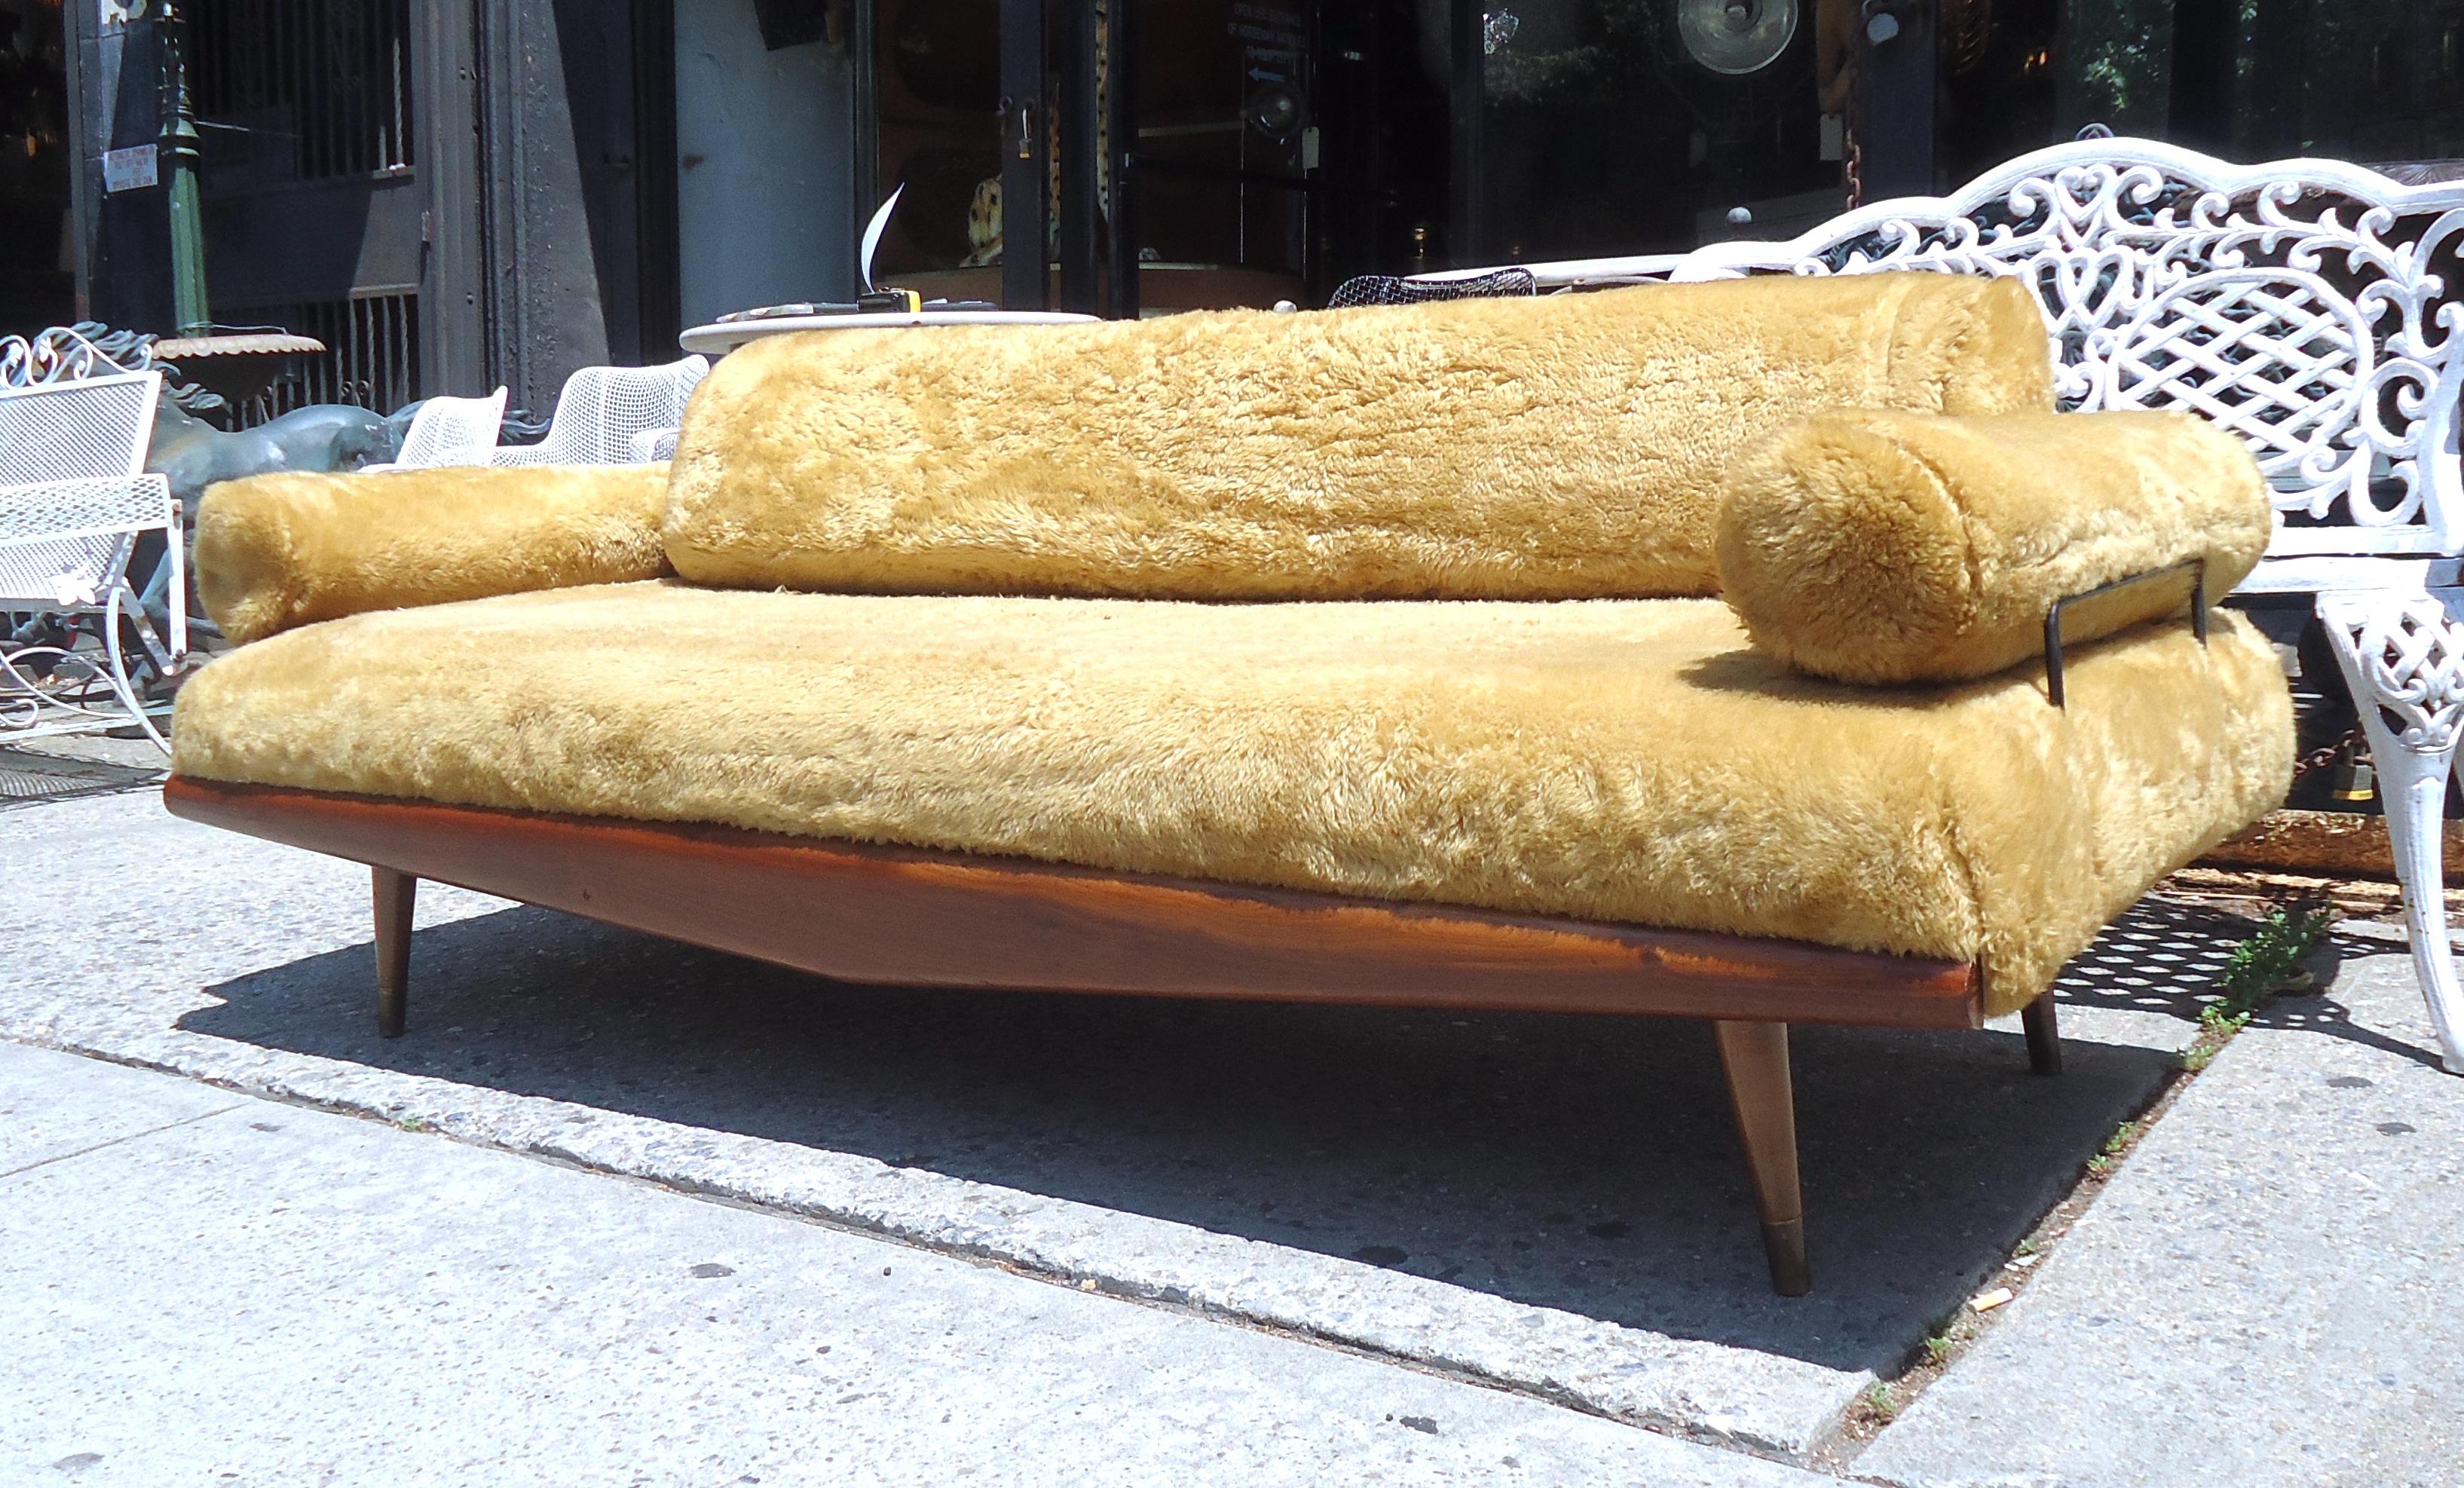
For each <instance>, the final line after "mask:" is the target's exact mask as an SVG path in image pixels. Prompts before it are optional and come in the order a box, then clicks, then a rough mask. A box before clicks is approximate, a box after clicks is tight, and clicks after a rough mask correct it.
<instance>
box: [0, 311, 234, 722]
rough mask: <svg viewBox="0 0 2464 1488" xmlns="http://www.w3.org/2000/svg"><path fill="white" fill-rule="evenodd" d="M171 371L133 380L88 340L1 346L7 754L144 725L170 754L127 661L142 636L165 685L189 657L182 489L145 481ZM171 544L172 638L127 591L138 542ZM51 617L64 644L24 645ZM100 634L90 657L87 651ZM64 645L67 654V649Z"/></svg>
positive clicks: (165, 707) (0, 591)
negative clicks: (26, 623) (86, 638)
mask: <svg viewBox="0 0 2464 1488" xmlns="http://www.w3.org/2000/svg"><path fill="white" fill-rule="evenodd" d="M162 392H163V374H162V373H160V372H155V371H141V372H128V371H123V370H122V369H121V366H120V365H119V363H117V362H115V361H112V360H111V359H110V358H109V357H108V356H106V355H105V354H104V353H103V352H102V351H101V350H100V349H99V348H97V347H95V346H94V345H93V344H92V343H90V342H88V341H86V340H84V339H83V338H81V337H79V336H77V334H76V333H75V332H73V331H69V330H66V329H63V328H55V329H53V330H50V331H46V332H44V333H43V334H42V335H41V336H40V337H37V338H35V339H33V340H32V341H29V340H26V339H20V338H15V337H11V338H8V339H5V340H0V616H6V617H10V619H9V620H8V621H6V622H5V623H0V744H12V743H17V742H20V741H23V740H27V739H33V738H41V737H46V736H52V735H58V734H70V733H101V732H104V731H107V730H111V729H118V728H126V727H130V726H132V725H133V726H135V727H136V728H139V729H142V730H143V731H144V733H145V735H146V736H147V737H148V738H150V739H152V740H153V741H154V742H155V744H156V745H158V746H160V747H163V748H165V749H166V750H167V749H168V748H169V745H168V743H167V742H166V741H165V738H164V735H163V733H162V730H161V729H160V728H159V727H158V726H157V725H156V723H155V719H156V717H157V716H159V715H162V714H165V713H167V712H169V711H170V708H171V705H170V702H169V701H168V699H167V698H163V699H153V700H149V699H147V698H146V697H144V695H143V689H141V688H140V687H139V685H138V683H137V680H136V678H135V676H134V675H133V674H132V671H131V658H130V657H129V656H127V655H126V654H125V652H124V650H123V647H122V644H121V634H122V629H123V626H124V627H125V628H126V629H127V630H128V631H130V632H133V633H134V634H135V636H136V637H137V639H138V641H139V642H140V644H141V645H142V646H143V649H144V652H145V657H146V660H147V661H148V662H150V663H151V665H152V667H153V668H154V671H155V673H156V675H157V676H160V677H169V676H171V675H173V674H174V673H176V672H177V671H178V670H179V669H180V667H182V666H183V665H184V663H185V661H186V658H187V650H188V625H187V571H186V562H187V544H186V541H185V540H184V538H185V535H184V533H183V531H182V527H181V514H180V507H179V503H178V502H176V501H174V500H173V499H172V497H171V486H170V482H169V481H168V480H167V479H165V477H163V476H161V475H149V474H146V473H145V451H146V447H147V446H148V445H149V444H150V443H151V441H152V439H153V432H154V410H155V405H156V403H157V401H158V400H160V398H161V397H162ZM148 533H155V534H160V535H161V536H162V540H163V542H164V544H165V574H166V576H167V581H166V582H165V584H164V585H163V592H162V594H161V595H160V596H154V595H152V593H151V591H150V590H149V594H148V598H159V600H160V602H162V603H163V605H164V606H165V612H166V614H167V617H168V621H169V624H168V629H169V635H168V637H167V638H166V637H165V636H164V635H163V634H162V633H161V632H159V631H158V630H157V629H156V628H155V626H154V624H152V622H151V621H150V620H148V618H147V617H146V613H145V607H144V605H143V603H142V602H140V598H139V596H138V594H137V593H136V591H135V590H134V589H132V588H131V587H130V585H129V582H128V565H129V561H130V558H132V557H133V556H134V554H135V551H136V547H137V543H138V540H139V538H141V537H142V536H144V535H146V534H148ZM37 615H39V616H43V617H47V619H48V620H49V621H50V622H51V623H52V624H55V625H58V626H59V627H61V628H62V629H63V630H65V631H66V634H65V636H61V637H56V638H44V639H37V640H34V641H32V642H25V643H20V642H16V641H12V639H11V631H12V629H13V628H14V624H15V620H16V619H18V618H22V617H27V616H37ZM88 629H90V630H92V631H93V632H96V634H95V636H94V641H95V644H94V646H92V647H91V648H80V647H77V646H76V641H77V633H78V632H79V631H80V630H88ZM64 643H65V644H64Z"/></svg>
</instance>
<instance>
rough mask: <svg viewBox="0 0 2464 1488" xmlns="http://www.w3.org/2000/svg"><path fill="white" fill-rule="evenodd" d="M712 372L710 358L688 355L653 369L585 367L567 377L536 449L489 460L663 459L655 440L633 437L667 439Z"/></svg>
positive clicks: (516, 448) (515, 448)
mask: <svg viewBox="0 0 2464 1488" xmlns="http://www.w3.org/2000/svg"><path fill="white" fill-rule="evenodd" d="M709 374H710V359H708V358H706V357H687V358H686V359H685V360H683V361H671V362H669V363H667V364H666V365H665V366H656V367H583V369H582V370H581V371H579V372H576V373H574V374H573V376H571V377H569V378H567V379H565V383H564V391H562V392H561V393H560V394H558V395H557V400H556V412H555V413H554V414H552V415H550V416H549V419H548V428H547V437H546V438H544V439H541V440H540V441H539V443H538V444H536V445H508V446H506V447H505V448H503V449H498V450H496V451H495V453H494V454H492V455H491V456H490V457H489V459H490V463H492V464H495V465H638V464H641V463H644V462H645V461H648V460H657V459H665V458H667V456H666V455H663V454H656V453H648V454H646V453H644V452H643V450H644V449H645V448H648V449H651V450H655V449H658V448H659V446H658V442H657V441H656V440H655V439H653V440H651V441H649V442H647V445H643V444H637V443H636V436H637V435H644V434H649V435H659V434H666V435H668V436H669V440H670V442H669V444H668V449H669V450H670V452H672V451H673V449H674V445H673V442H672V441H673V434H674V430H675V429H676V427H677V426H679V425H681V424H682V423H683V422H684V416H685V402H686V400H687V399H689V398H691V397H692V396H693V388H694V387H696V386H698V385H699V384H700V383H701V380H702V379H703V378H704V377H706V376H708V375H709Z"/></svg>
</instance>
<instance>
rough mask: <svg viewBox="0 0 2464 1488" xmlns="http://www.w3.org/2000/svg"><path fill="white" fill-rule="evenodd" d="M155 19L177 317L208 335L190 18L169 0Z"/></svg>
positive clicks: (189, 329) (185, 327)
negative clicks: (190, 84) (160, 57)
mask: <svg viewBox="0 0 2464 1488" xmlns="http://www.w3.org/2000/svg"><path fill="white" fill-rule="evenodd" d="M155 24H156V25H157V26H158V27H160V28H161V36H162V40H163V104H164V107H163V118H164V120H165V122H164V128H163V139H162V154H163V164H164V167H165V169H166V170H168V171H169V173H170V185H171V317H172V318H173V319H174V320H176V321H178V322H179V331H180V334H181V335H182V336H208V335H211V334H212V332H213V316H212V314H211V312H210V311H209V309H208V308H207V304H206V225H205V218H204V206H203V203H202V202H201V201H200V200H199V197H198V193H197V120H196V117H195V115H194V113H193V112H191V110H190V107H189V102H188V55H187V54H188V23H187V18H186V17H185V16H183V15H182V14H181V13H180V6H179V5H177V4H173V3H169V0H165V4H164V6H163V9H162V11H161V14H160V16H159V18H158V19H157V20H156V22H155Z"/></svg>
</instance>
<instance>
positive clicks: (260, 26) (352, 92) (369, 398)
mask: <svg viewBox="0 0 2464 1488" xmlns="http://www.w3.org/2000/svg"><path fill="white" fill-rule="evenodd" d="M454 9H456V8H455V7H452V6H449V5H436V4H423V5H422V6H421V7H419V11H420V14H419V15H418V16H416V17H415V16H414V9H413V6H412V3H411V0H218V3H215V4H212V5H206V6H199V7H197V8H195V9H194V10H193V11H191V14H192V17H193V19H192V22H191V24H192V27H193V30H192V32H191V39H190V43H189V57H190V62H189V77H190V88H191V95H192V97H193V98H194V101H195V108H196V113H197V117H198V127H199V132H200V135H201V137H202V150H203V157H204V158H203V168H202V178H203V179H202V183H201V184H202V186H203V189H204V195H205V224H206V268H207V275H208V289H209V295H210V298H211V303H212V310H213V317H214V319H215V321H216V322H217V323H218V324H221V325H225V326H233V327H238V326H255V325H267V326H278V327H280V328H282V329H285V330H290V331H294V332H297V333H298V334H300V335H304V336H313V337H315V338H317V339H319V340H321V341H323V342H324V343H325V345H326V347H327V350H326V352H325V354H324V356H323V357H322V358H321V359H318V360H317V361H313V362H312V363H311V364H310V365H309V366H307V367H306V368H305V369H304V370H303V374H302V375H301V376H299V377H297V378H295V379H291V380H287V381H286V382H285V383H282V384H280V385H277V386H276V387H275V389H274V390H273V392H272V393H270V394H268V395H267V396H266V397H265V398H263V399H260V400H258V401H257V403H256V405H254V406H253V407H251V408H249V409H246V410H244V416H245V417H247V418H248V419H249V421H250V422H253V421H255V420H257V419H262V418H265V417H270V416H271V415H273V414H275V413H279V412H281V411H283V410H284V409H286V408H290V407H295V406H298V405H303V404H308V403H351V404H361V405H366V406H369V407H373V408H376V409H378V410H380V411H387V412H389V411H391V410H392V409H394V408H397V407H399V406H401V405H403V404H405V403H407V402H409V401H410V400H412V399H415V398H418V397H420V396H422V395H423V392H424V390H426V389H427V388H428V387H429V385H430V383H431V382H432V381H433V378H434V374H435V369H436V362H435V358H434V356H433V354H432V349H428V348H424V343H425V342H428V341H429V340H431V339H433V337H434V333H435V331H436V329H437V327H436V326H435V325H434V320H435V308H434V306H433V305H432V304H431V303H430V301H431V299H432V297H433V296H434V295H435V294H436V290H437V286H436V284H435V283H434V282H433V281H434V278H435V273H434V271H435V259H436V256H437V255H436V254H435V253H434V252H433V251H432V249H433V244H432V239H433V238H434V237H435V232H434V223H435V220H436V213H435V210H434V203H433V201H432V200H431V197H432V186H431V183H430V181H429V179H427V178H428V177H429V176H430V175H432V174H433V173H434V172H433V170H432V169H431V167H430V164H429V162H428V161H427V160H424V159H423V156H424V155H426V154H428V153H429V152H428V151H427V150H426V149H425V148H424V147H423V136H422V124H423V122H424V120H423V118H422V116H423V115H428V114H433V113H436V112H437V111H436V110H434V109H433V108H432V107H431V106H429V104H430V99H431V98H432V97H433V93H434V90H433V89H432V88H430V87H427V86H423V80H424V79H428V78H434V77H439V76H445V77H452V76H454V73H453V68H452V59H451V58H436V57H433V56H428V55H423V54H424V53H426V52H428V51H429V48H430V45H431V44H432V40H433V38H434V37H435V36H437V35H438V34H447V35H450V34H451V28H450V26H449V27H439V26H438V25H436V24H434V19H435V18H434V17H431V16H429V15H428V14H427V13H426V12H428V11H452V10H454ZM467 13H468V12H467V11H465V12H464V14H465V16H466V17H467ZM440 63H442V64H443V65H442V66H441V67H440ZM464 76H465V77H467V74H465V75H464ZM424 350H428V354H427V355H424Z"/></svg>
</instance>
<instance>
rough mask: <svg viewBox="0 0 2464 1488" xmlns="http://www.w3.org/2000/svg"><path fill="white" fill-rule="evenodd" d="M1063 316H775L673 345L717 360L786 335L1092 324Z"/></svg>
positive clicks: (696, 333) (703, 330)
mask: <svg viewBox="0 0 2464 1488" xmlns="http://www.w3.org/2000/svg"><path fill="white" fill-rule="evenodd" d="M1094 318H1095V317H1093V316H1082V315H1078V314H1076V313H1074V312H1071V311H1066V310H914V311H908V310H868V311H864V312H861V313H859V314H856V315H851V316H775V317H771V318H770V319H767V320H725V321H713V322H712V323H711V324H709V325H697V326H694V327H693V329H692V330H690V331H687V332H686V333H685V334H683V335H682V336H679V337H677V338H676V340H677V342H678V343H679V344H681V345H682V346H683V347H684V349H685V350H687V351H690V352H694V353H698V354H700V355H702V356H721V355H724V354H726V353H728V352H731V351H734V350H735V349H736V348H737V347H738V346H741V345H743V344H744V343H745V342H746V341H758V340H759V339H761V338H763V337H765V336H784V335H786V334H787V333H789V332H790V331H864V330H875V329H879V328H881V327H884V326H899V325H1076V324H1078V323H1079V322H1080V321H1083V320H1092V319H1094Z"/></svg>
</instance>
